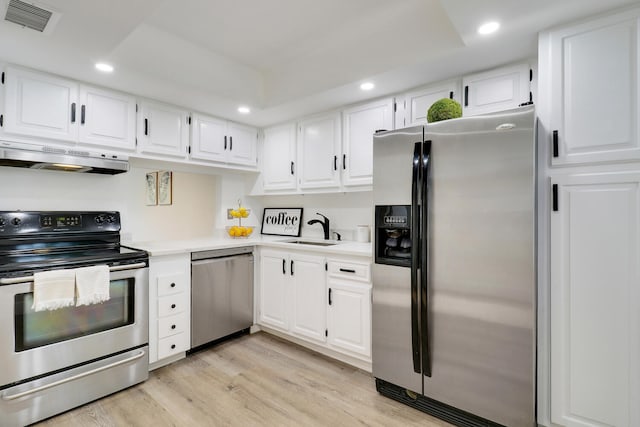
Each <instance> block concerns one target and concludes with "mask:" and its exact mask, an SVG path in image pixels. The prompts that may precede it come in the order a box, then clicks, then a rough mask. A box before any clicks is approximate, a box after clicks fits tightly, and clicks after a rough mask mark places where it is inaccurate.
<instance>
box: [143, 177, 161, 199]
mask: <svg viewBox="0 0 640 427" xmlns="http://www.w3.org/2000/svg"><path fill="white" fill-rule="evenodd" d="M145 201H146V205H147V206H155V205H157V204H158V172H149V173H148V174H147V179H146V181H145Z"/></svg>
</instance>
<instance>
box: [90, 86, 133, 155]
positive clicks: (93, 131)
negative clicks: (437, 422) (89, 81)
mask: <svg viewBox="0 0 640 427" xmlns="http://www.w3.org/2000/svg"><path fill="white" fill-rule="evenodd" d="M79 141H80V142H81V143H85V144H91V145H99V146H102V147H107V148H112V149H116V150H123V149H124V150H135V148H136V100H135V98H134V97H133V96H130V95H127V94H124V93H119V92H113V91H109V90H104V89H99V88H95V87H91V86H80V139H79Z"/></svg>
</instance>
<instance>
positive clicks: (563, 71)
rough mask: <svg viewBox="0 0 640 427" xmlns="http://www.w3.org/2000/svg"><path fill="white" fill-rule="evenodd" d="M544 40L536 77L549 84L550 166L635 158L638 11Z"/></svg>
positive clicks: (638, 149)
mask: <svg viewBox="0 0 640 427" xmlns="http://www.w3.org/2000/svg"><path fill="white" fill-rule="evenodd" d="M545 36H546V37H544V36H543V37H542V38H541V40H542V42H541V49H540V51H541V52H544V53H546V54H547V55H549V57H548V58H547V57H545V58H542V57H541V69H540V76H541V80H542V79H547V80H549V81H550V84H549V86H548V88H547V92H546V93H545V96H546V97H547V99H548V102H549V108H550V115H549V119H548V124H549V127H550V129H548V132H549V139H550V141H549V143H550V144H551V149H550V151H551V163H552V165H562V164H575V163H595V162H610V161H619V160H637V159H640V143H639V142H638V99H639V98H638V91H639V90H640V88H639V87H638V12H637V11H629V12H625V13H622V14H617V15H612V16H608V17H606V18H603V19H599V20H595V21H591V22H588V23H584V24H580V25H576V26H572V27H569V28H563V29H561V30H556V31H552V32H550V33H549V34H547V35H545ZM543 64H544V65H543ZM545 142H546V141H545Z"/></svg>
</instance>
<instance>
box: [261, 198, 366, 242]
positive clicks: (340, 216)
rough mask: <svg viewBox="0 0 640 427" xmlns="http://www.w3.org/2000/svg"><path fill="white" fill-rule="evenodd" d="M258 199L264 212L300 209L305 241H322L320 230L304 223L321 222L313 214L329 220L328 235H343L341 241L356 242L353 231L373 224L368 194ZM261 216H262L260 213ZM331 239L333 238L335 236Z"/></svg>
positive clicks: (302, 232) (317, 226)
mask: <svg viewBox="0 0 640 427" xmlns="http://www.w3.org/2000/svg"><path fill="white" fill-rule="evenodd" d="M256 199H258V198H257V197H256ZM260 199H261V202H262V206H263V207H267V208H278V207H280V208H297V207H302V208H303V209H304V211H303V217H302V219H303V223H302V231H301V235H302V236H304V237H309V238H320V239H321V238H322V237H323V231H322V226H320V225H319V224H314V225H307V222H308V221H309V220H311V219H313V218H318V219H322V218H321V217H320V216H318V215H316V212H319V213H321V214H323V215H325V216H326V217H328V218H329V220H330V228H331V231H337V232H338V233H340V234H342V238H343V240H355V239H356V234H355V231H356V227H357V226H358V225H369V226H370V227H371V224H372V222H373V207H372V206H373V200H372V194H371V192H361V193H360V192H358V193H336V194H306V195H293V196H263V197H260ZM260 215H261V216H262V212H260ZM331 238H332V239H333V238H335V235H332V236H331Z"/></svg>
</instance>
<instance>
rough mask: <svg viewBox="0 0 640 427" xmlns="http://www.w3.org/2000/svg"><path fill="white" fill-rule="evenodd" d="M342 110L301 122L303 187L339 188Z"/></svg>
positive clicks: (300, 164) (300, 179)
mask: <svg viewBox="0 0 640 427" xmlns="http://www.w3.org/2000/svg"><path fill="white" fill-rule="evenodd" d="M340 129H341V126H340V113H339V112H338V113H331V114H327V115H322V116H316V117H313V118H310V119H306V120H303V121H301V122H299V124H298V165H299V167H300V168H299V170H298V184H299V187H300V188H301V189H312V188H326V189H330V188H339V187H340V173H339V172H338V166H339V164H338V163H339V162H338V156H339V155H340V136H341V131H340Z"/></svg>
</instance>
